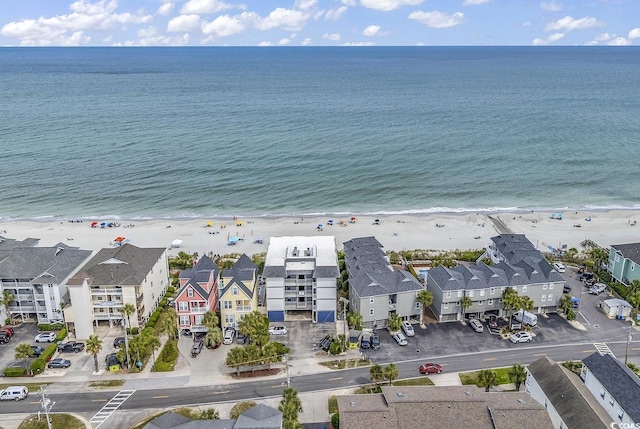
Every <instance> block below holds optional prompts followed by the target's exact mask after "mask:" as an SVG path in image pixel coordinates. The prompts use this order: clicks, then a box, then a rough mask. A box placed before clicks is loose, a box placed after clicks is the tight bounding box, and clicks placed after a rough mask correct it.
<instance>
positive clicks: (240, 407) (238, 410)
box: [229, 401, 257, 419]
mask: <svg viewBox="0 0 640 429" xmlns="http://www.w3.org/2000/svg"><path fill="white" fill-rule="evenodd" d="M256 405H257V404H256V403H255V402H254V401H242V402H238V403H237V404H235V405H234V406H233V408H231V411H230V412H229V414H230V416H229V417H231V418H232V419H237V418H238V417H239V416H240V414H242V413H244V412H245V411H247V410H249V409H251V408H253V407H255V406H256Z"/></svg>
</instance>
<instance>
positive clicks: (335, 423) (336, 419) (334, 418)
mask: <svg viewBox="0 0 640 429" xmlns="http://www.w3.org/2000/svg"><path fill="white" fill-rule="evenodd" d="M331 426H332V427H333V429H340V415H339V414H338V413H335V414H332V415H331Z"/></svg>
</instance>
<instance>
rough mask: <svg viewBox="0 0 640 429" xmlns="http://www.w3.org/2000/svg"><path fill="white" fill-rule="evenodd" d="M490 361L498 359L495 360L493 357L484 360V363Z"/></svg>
mask: <svg viewBox="0 0 640 429" xmlns="http://www.w3.org/2000/svg"><path fill="white" fill-rule="evenodd" d="M490 360H498V358H495V357H494V358H486V359H485V360H484V361H485V362H487V361H490Z"/></svg>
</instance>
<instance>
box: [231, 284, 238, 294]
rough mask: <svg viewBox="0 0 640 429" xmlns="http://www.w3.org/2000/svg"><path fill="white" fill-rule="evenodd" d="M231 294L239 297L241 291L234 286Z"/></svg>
mask: <svg viewBox="0 0 640 429" xmlns="http://www.w3.org/2000/svg"><path fill="white" fill-rule="evenodd" d="M231 293H232V294H233V295H239V294H240V291H239V290H238V288H237V287H236V286H234V287H233V289H231Z"/></svg>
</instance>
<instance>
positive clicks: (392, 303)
mask: <svg viewBox="0 0 640 429" xmlns="http://www.w3.org/2000/svg"><path fill="white" fill-rule="evenodd" d="M395 310H396V303H395V302H391V301H389V311H395Z"/></svg>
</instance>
